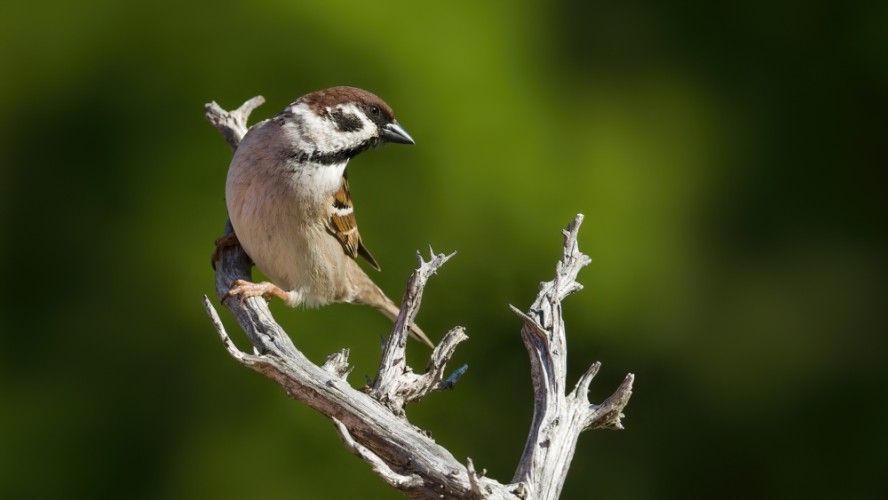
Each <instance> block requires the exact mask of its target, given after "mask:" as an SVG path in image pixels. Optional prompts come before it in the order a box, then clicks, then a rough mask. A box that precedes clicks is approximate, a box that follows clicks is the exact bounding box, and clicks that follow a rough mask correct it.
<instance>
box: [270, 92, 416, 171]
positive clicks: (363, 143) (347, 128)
mask: <svg viewBox="0 0 888 500" xmlns="http://www.w3.org/2000/svg"><path fill="white" fill-rule="evenodd" d="M276 120H277V121H278V122H279V123H281V124H282V125H284V126H287V127H288V128H292V130H293V132H295V133H296V134H297V135H298V138H299V141H300V142H301V143H302V146H303V147H304V148H305V149H306V151H305V152H306V153H308V154H310V155H311V156H312V159H313V160H326V161H324V163H338V160H348V159H349V158H352V157H354V156H355V155H357V154H359V153H361V152H363V151H366V150H368V149H370V148H373V147H376V146H379V145H381V144H383V143H386V142H394V143H399V144H414V141H413V138H412V137H410V134H408V133H407V131H405V130H404V129H403V128H402V127H401V125H400V124H398V121H397V120H395V116H394V113H393V112H392V108H391V107H390V106H389V105H388V104H386V103H385V101H383V100H382V99H380V98H379V97H377V96H376V95H374V94H372V93H370V92H367V91H366V90H363V89H359V88H355V87H332V88H329V89H325V90H319V91H317V92H312V93H311V94H307V95H305V96H303V97H301V98H299V99H298V100H297V101H296V102H294V103H293V104H291V105H289V106H287V108H286V109H284V111H283V112H282V113H281V114H280V115H278V116H277V117H276Z"/></svg>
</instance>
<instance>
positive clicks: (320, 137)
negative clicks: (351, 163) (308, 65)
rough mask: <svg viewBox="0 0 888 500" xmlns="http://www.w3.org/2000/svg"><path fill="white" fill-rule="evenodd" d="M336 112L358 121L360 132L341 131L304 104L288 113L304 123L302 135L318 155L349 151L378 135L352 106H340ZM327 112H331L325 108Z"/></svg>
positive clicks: (369, 122) (361, 113)
mask: <svg viewBox="0 0 888 500" xmlns="http://www.w3.org/2000/svg"><path fill="white" fill-rule="evenodd" d="M335 110H336V111H338V112H340V113H344V114H346V115H351V116H353V117H354V118H356V119H358V120H360V122H361V125H362V127H361V128H360V130H354V131H341V130H339V129H338V128H337V125H336V122H335V121H334V120H333V119H332V118H330V117H329V116H326V115H325V116H318V115H316V114H315V113H314V112H312V111H311V109H309V108H308V105H307V104H305V103H300V104H297V105H295V106H292V107H291V108H290V111H291V112H292V113H294V114H297V115H299V116H300V117H301V118H302V120H303V123H304V127H305V128H304V130H303V133H305V134H307V135H309V136H310V137H309V139H310V140H311V142H312V143H313V144H312V145H313V146H314V149H315V150H316V151H317V152H319V153H335V152H337V151H343V150H346V149H351V148H353V147H355V146H357V145H359V144H361V143H363V142H365V141H367V140H369V139H372V138H373V137H376V136H377V135H378V134H379V129H378V127H377V126H376V124H375V123H373V122H372V121H370V120H369V119H368V118H367V116H366V115H365V114H364V112H363V111H362V110H361V109H360V108H358V107H357V106H355V105H354V104H340V105H338V106H336V108H335ZM327 111H328V112H329V111H333V110H332V109H331V108H327Z"/></svg>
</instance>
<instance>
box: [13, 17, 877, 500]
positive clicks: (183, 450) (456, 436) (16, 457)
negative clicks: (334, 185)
mask: <svg viewBox="0 0 888 500" xmlns="http://www.w3.org/2000/svg"><path fill="white" fill-rule="evenodd" d="M886 26H888V3H885V2H857V3H851V2H847V3H846V2H834V3H828V2H788V1H787V2H731V3H724V4H718V5H710V4H702V5H698V4H696V3H693V2H669V3H667V2H650V1H640V0H630V1H625V2H579V1H577V2H564V1H562V2H539V1H538V2H530V1H511V2H477V1H472V2H470V1H449V2H424V3H421V2H409V1H400V0H392V1H388V2H382V3H380V2H346V1H340V0H326V1H325V2H317V3H315V4H308V3H305V2H295V1H293V2H283V1H272V0H264V1H258V2H251V3H243V4H240V5H238V4H236V3H233V2H232V3H222V2H190V3H187V2H119V1H91V2H61V1H52V0H50V1H42V2H41V1H36V2H25V3H15V2H5V3H4V4H3V6H2V7H0V72H2V75H3V76H2V77H0V155H2V156H0V238H2V240H0V241H2V245H0V260H2V263H3V269H4V273H3V274H4V276H3V278H4V279H3V286H2V292H0V293H2V300H0V330H2V337H0V339H2V347H0V374H2V378H0V401H2V402H0V406H2V409H0V496H2V497H3V498H170V499H176V498H182V499H186V498H187V499H192V498H216V499H227V498H232V499H233V498H263V499H290V498H398V494H396V493H395V492H393V491H392V490H390V489H389V488H388V487H387V486H385V485H384V484H383V483H382V481H380V480H378V479H377V478H376V477H375V476H374V475H373V474H372V473H371V471H370V469H369V467H367V466H366V465H365V464H364V463H363V462H362V461H360V460H359V459H357V458H355V457H353V456H352V455H350V454H349V453H348V452H347V451H346V450H345V449H344V448H343V446H342V445H341V444H340V442H339V440H338V438H337V437H336V434H335V432H334V430H333V428H332V426H331V425H330V423H329V422H328V421H326V420H325V419H324V418H323V417H321V416H319V415H317V414H315V413H314V412H313V411H311V410H310V409H308V408H307V407H306V406H304V405H303V404H301V403H297V402H294V401H291V400H289V399H288V398H287V397H286V396H285V395H284V393H283V391H282V390H280V389H279V388H278V387H277V386H276V385H274V384H273V383H272V382H270V381H268V380H266V379H264V378H263V377H261V376H259V375H258V374H256V373H253V372H251V371H249V370H246V369H244V368H241V367H239V366H238V365H237V364H236V363H235V362H234V361H233V360H232V359H230V358H229V357H228V355H227V354H226V353H225V351H224V349H223V348H222V346H221V345H220V343H219V341H218V339H217V337H216V334H215V333H214V331H213V329H212V327H211V325H210V323H209V321H208V319H207V317H206V315H205V314H204V311H203V309H202V307H201V305H200V298H201V296H202V295H203V294H205V293H212V291H213V274H212V271H211V269H210V266H209V255H210V252H211V251H212V248H213V246H212V242H213V240H214V239H215V238H216V237H217V236H219V235H220V234H221V229H222V225H223V222H224V220H225V205H224V200H223V191H224V182H225V175H226V169H227V165H228V161H229V158H230V152H229V150H228V147H227V146H226V145H225V144H224V143H223V141H222V139H221V138H220V136H219V134H218V133H217V132H216V131H215V130H213V128H212V127H210V126H209V125H208V124H207V123H206V122H205V121H204V119H203V104H204V103H205V102H209V101H211V100H216V101H218V102H219V103H221V104H222V106H223V107H226V108H229V109H231V108H234V107H236V106H238V105H239V104H240V103H241V102H243V101H244V100H246V99H248V98H250V97H252V96H253V95H256V94H262V95H264V96H265V97H266V99H267V104H266V105H264V106H262V107H261V108H259V110H257V111H256V112H255V114H254V118H255V119H257V120H258V119H261V118H266V117H269V116H271V115H273V114H275V113H276V112H277V111H279V110H280V109H282V108H283V107H284V106H285V105H286V104H288V103H289V102H291V101H292V100H294V99H296V98H297V97H299V96H300V95H302V94H305V93H307V92H309V91H312V90H317V89H321V88H325V87H328V86H333V85H342V84H347V85H354V86H360V87H363V88H367V89H369V90H372V91H374V92H375V93H377V94H378V95H380V96H381V97H383V98H384V99H385V100H386V101H388V103H389V104H391V105H392V107H393V108H394V109H395V112H396V115H397V116H398V118H399V119H400V121H401V122H402V124H403V125H404V126H405V128H406V129H407V130H408V131H409V132H410V133H411V134H412V135H413V137H414V138H415V139H416V142H417V145H416V146H412V147H404V146H394V145H391V146H386V147H384V148H382V149H381V150H378V151H373V152H370V153H367V154H365V155H363V156H361V157H359V158H358V159H357V160H355V161H354V162H353V163H352V165H351V168H350V169H349V174H350V177H351V187H352V194H353V195H354V199H355V203H356V206H357V207H358V211H357V214H358V220H359V221H360V227H361V231H362V234H363V235H364V239H365V241H366V244H367V245H368V247H369V248H370V249H371V250H372V251H373V253H374V255H375V256H376V258H377V260H379V262H380V263H381V265H382V267H383V269H384V272H382V273H381V274H375V275H374V277H375V279H377V281H378V283H379V284H380V285H381V286H382V288H383V289H384V290H387V291H388V292H389V294H390V295H391V296H393V297H394V298H396V299H397V298H399V297H400V295H401V293H402V290H403V286H404V283H405V281H406V278H407V276H408V275H409V273H410V272H411V270H412V269H413V268H414V267H415V259H414V252H415V251H416V250H417V249H425V248H427V245H429V244H431V245H432V246H433V247H434V248H435V250H438V251H447V252H449V251H453V250H456V251H458V252H459V253H458V255H457V256H456V257H455V258H454V259H453V260H452V261H451V262H450V263H448V264H447V265H446V266H445V267H444V268H443V269H442V271H441V272H440V273H439V275H438V276H437V277H435V278H434V279H433V281H432V282H431V283H430V285H429V287H428V290H427V295H426V299H425V302H424V307H423V309H422V311H421V313H420V316H419V323H420V324H421V325H422V327H423V328H424V329H425V331H426V332H429V333H430V335H431V336H432V337H433V338H436V339H437V338H440V336H441V335H442V334H443V332H444V331H446V330H447V329H449V328H450V327H452V326H454V325H464V326H465V327H466V328H467V332H468V335H469V336H470V337H471V339H470V341H469V342H467V343H465V344H463V345H462V346H461V347H460V348H459V349H458V350H457V353H456V355H455V363H459V364H462V363H468V364H469V367H470V368H469V371H468V373H467V374H466V375H465V376H464V378H463V379H462V380H461V382H460V384H459V385H458V387H457V390H456V391H455V392H452V393H446V394H436V395H433V396H430V397H428V398H427V399H426V400H424V401H422V402H420V403H419V404H417V405H414V406H412V407H410V408H408V413H409V415H410V418H411V420H412V421H414V422H415V423H417V424H418V425H420V426H421V427H423V428H425V429H429V430H431V431H432V432H433V434H434V437H435V438H436V439H437V440H438V442H440V443H441V444H442V445H443V446H445V447H447V448H448V449H449V450H450V451H452V452H453V454H454V455H455V456H456V457H458V458H459V459H460V460H465V458H466V457H472V458H473V459H474V461H475V463H476V464H477V466H478V467H480V468H486V469H487V470H488V474H489V475H490V476H492V477H494V478H497V479H499V480H501V481H508V480H509V479H510V478H511V476H512V473H513V472H514V469H515V467H516V465H517V461H518V457H519V455H520V453H521V450H522V448H523V445H524V439H525V437H526V434H527V430H528V426H529V421H530V412H531V405H532V399H531V387H530V379H529V365H528V361H527V357H526V354H525V352H524V349H523V346H522V344H521V341H520V337H519V327H520V322H519V320H518V319H517V318H516V317H514V315H512V313H511V312H509V310H508V307H507V306H508V304H515V305H517V306H519V307H522V308H524V307H526V306H527V305H529V303H530V301H531V300H532V298H533V296H534V294H535V291H536V287H537V284H538V282H540V281H542V280H547V279H550V278H551V276H552V273H553V270H554V265H555V261H556V259H557V257H558V255H559V252H560V241H561V237H560V230H561V228H562V227H564V226H565V225H566V224H567V223H568V222H569V221H570V220H571V219H572V217H573V216H574V214H576V213H580V212H581V213H584V214H585V215H586V221H585V224H584V226H583V228H582V231H581V234H580V245H581V249H582V250H583V251H585V252H586V253H588V254H589V255H590V256H592V258H593V263H592V265H591V266H590V267H588V268H587V269H585V270H584V271H583V272H582V273H581V274H580V281H581V282H582V283H583V284H584V285H585V286H586V288H585V290H584V291H583V292H581V293H580V294H578V295H575V296H573V297H571V298H569V299H568V300H567V301H566V303H565V313H564V314H565V320H566V322H567V327H568V343H569V346H570V350H569V353H570V359H569V368H570V377H571V382H570V383H571V384H573V381H574V380H576V377H578V376H579V375H580V374H581V373H582V372H583V371H584V370H585V369H586V367H587V366H588V365H589V364H590V363H592V362H593V361H595V360H600V361H602V362H603V368H602V370H601V373H600V374H599V376H598V378H597V379H596V380H595V382H594V384H593V387H592V397H593V400H594V401H601V400H603V399H604V398H605V397H607V395H608V394H610V391H612V390H613V389H614V388H616V386H617V384H618V383H619V381H620V380H621V379H622V378H623V376H624V375H625V374H626V373H627V372H633V373H635V374H636V375H637V381H636V393H635V395H634V396H633V398H632V401H631V402H630V404H629V406H628V408H627V418H626V419H625V421H624V423H625V425H626V427H627V430H626V431H623V432H612V431H607V432H605V431H597V432H590V433H586V434H584V435H583V436H582V437H581V440H580V442H579V446H578V449H577V454H576V457H575V459H574V462H573V465H572V468H571V471H570V474H569V476H568V480H567V483H566V486H565V490H564V495H563V497H564V498H569V499H579V498H591V497H593V496H596V495H597V497H599V498H625V499H654V498H682V499H686V498H707V499H708V498H790V497H797V498H802V497H807V498H876V497H878V496H879V495H880V493H881V494H884V493H885V491H884V489H883V488H884V487H885V480H884V474H885V470H886V467H888V457H886V455H888V432H886V430H885V429H886V422H888V403H886V399H885V384H886V382H888V376H886V361H885V355H886V349H885V348H886V336H885V334H886V332H885V319H886V317H885V316H886V315H885V306H886V304H885V297H886V283H888V280H886V278H888V272H886V271H888V269H886V260H885V254H886V246H888V245H886V231H885V228H886V209H888V203H886V166H888V161H886V160H888V149H886V144H888V139H886V135H888V134H886V126H885V123H886V116H888V105H886V104H888V99H886V85H888V57H886V54H888V36H886V34H888V29H886ZM272 309H273V311H274V312H275V313H276V315H277V317H278V318H279V319H280V321H281V322H282V323H283V324H284V325H285V327H286V328H287V329H288V331H289V332H290V333H291V335H292V336H293V338H294V340H295V342H296V344H297V345H298V346H299V347H300V348H302V349H304V351H305V352H306V354H307V355H308V356H309V357H311V358H312V359H314V360H316V361H322V360H323V359H324V357H325V356H326V355H327V354H328V353H331V352H333V351H335V350H337V349H339V348H342V347H350V348H351V349H352V360H353V362H354V364H355V365H356V369H355V372H354V374H353V375H352V377H351V379H350V380H351V382H352V383H354V384H356V385H357V384H361V383H362V381H363V378H364V375H371V376H372V374H373V373H374V370H375V367H376V363H377V360H378V354H379V339H380V337H382V336H383V335H385V334H386V332H387V331H388V329H389V328H390V325H389V323H388V322H387V320H385V318H383V317H382V316H381V315H379V314H377V313H376V312H374V311H372V310H370V309H367V308H360V307H354V306H347V305H336V306H331V307H328V308H324V309H321V310H302V309H297V310H290V309H287V308H286V307H284V306H283V305H282V304H280V303H278V302H275V303H273V304H272ZM223 319H224V320H225V321H226V323H227V324H228V325H229V327H230V328H231V329H232V333H237V334H238V335H237V336H236V341H238V343H239V345H240V346H241V347H243V348H246V342H245V339H244V338H243V336H242V335H240V332H239V331H238V330H236V327H235V325H234V324H233V322H232V321H231V317H230V315H228V313H227V312H223ZM410 350H411V353H410V355H411V356H412V358H411V360H412V362H413V363H414V365H415V366H417V368H421V367H422V366H423V364H424V363H423V362H422V356H424V355H425V354H426V353H427V351H426V350H424V348H423V347H422V346H420V345H419V344H412V345H411V347H410ZM880 489H882V491H880Z"/></svg>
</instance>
